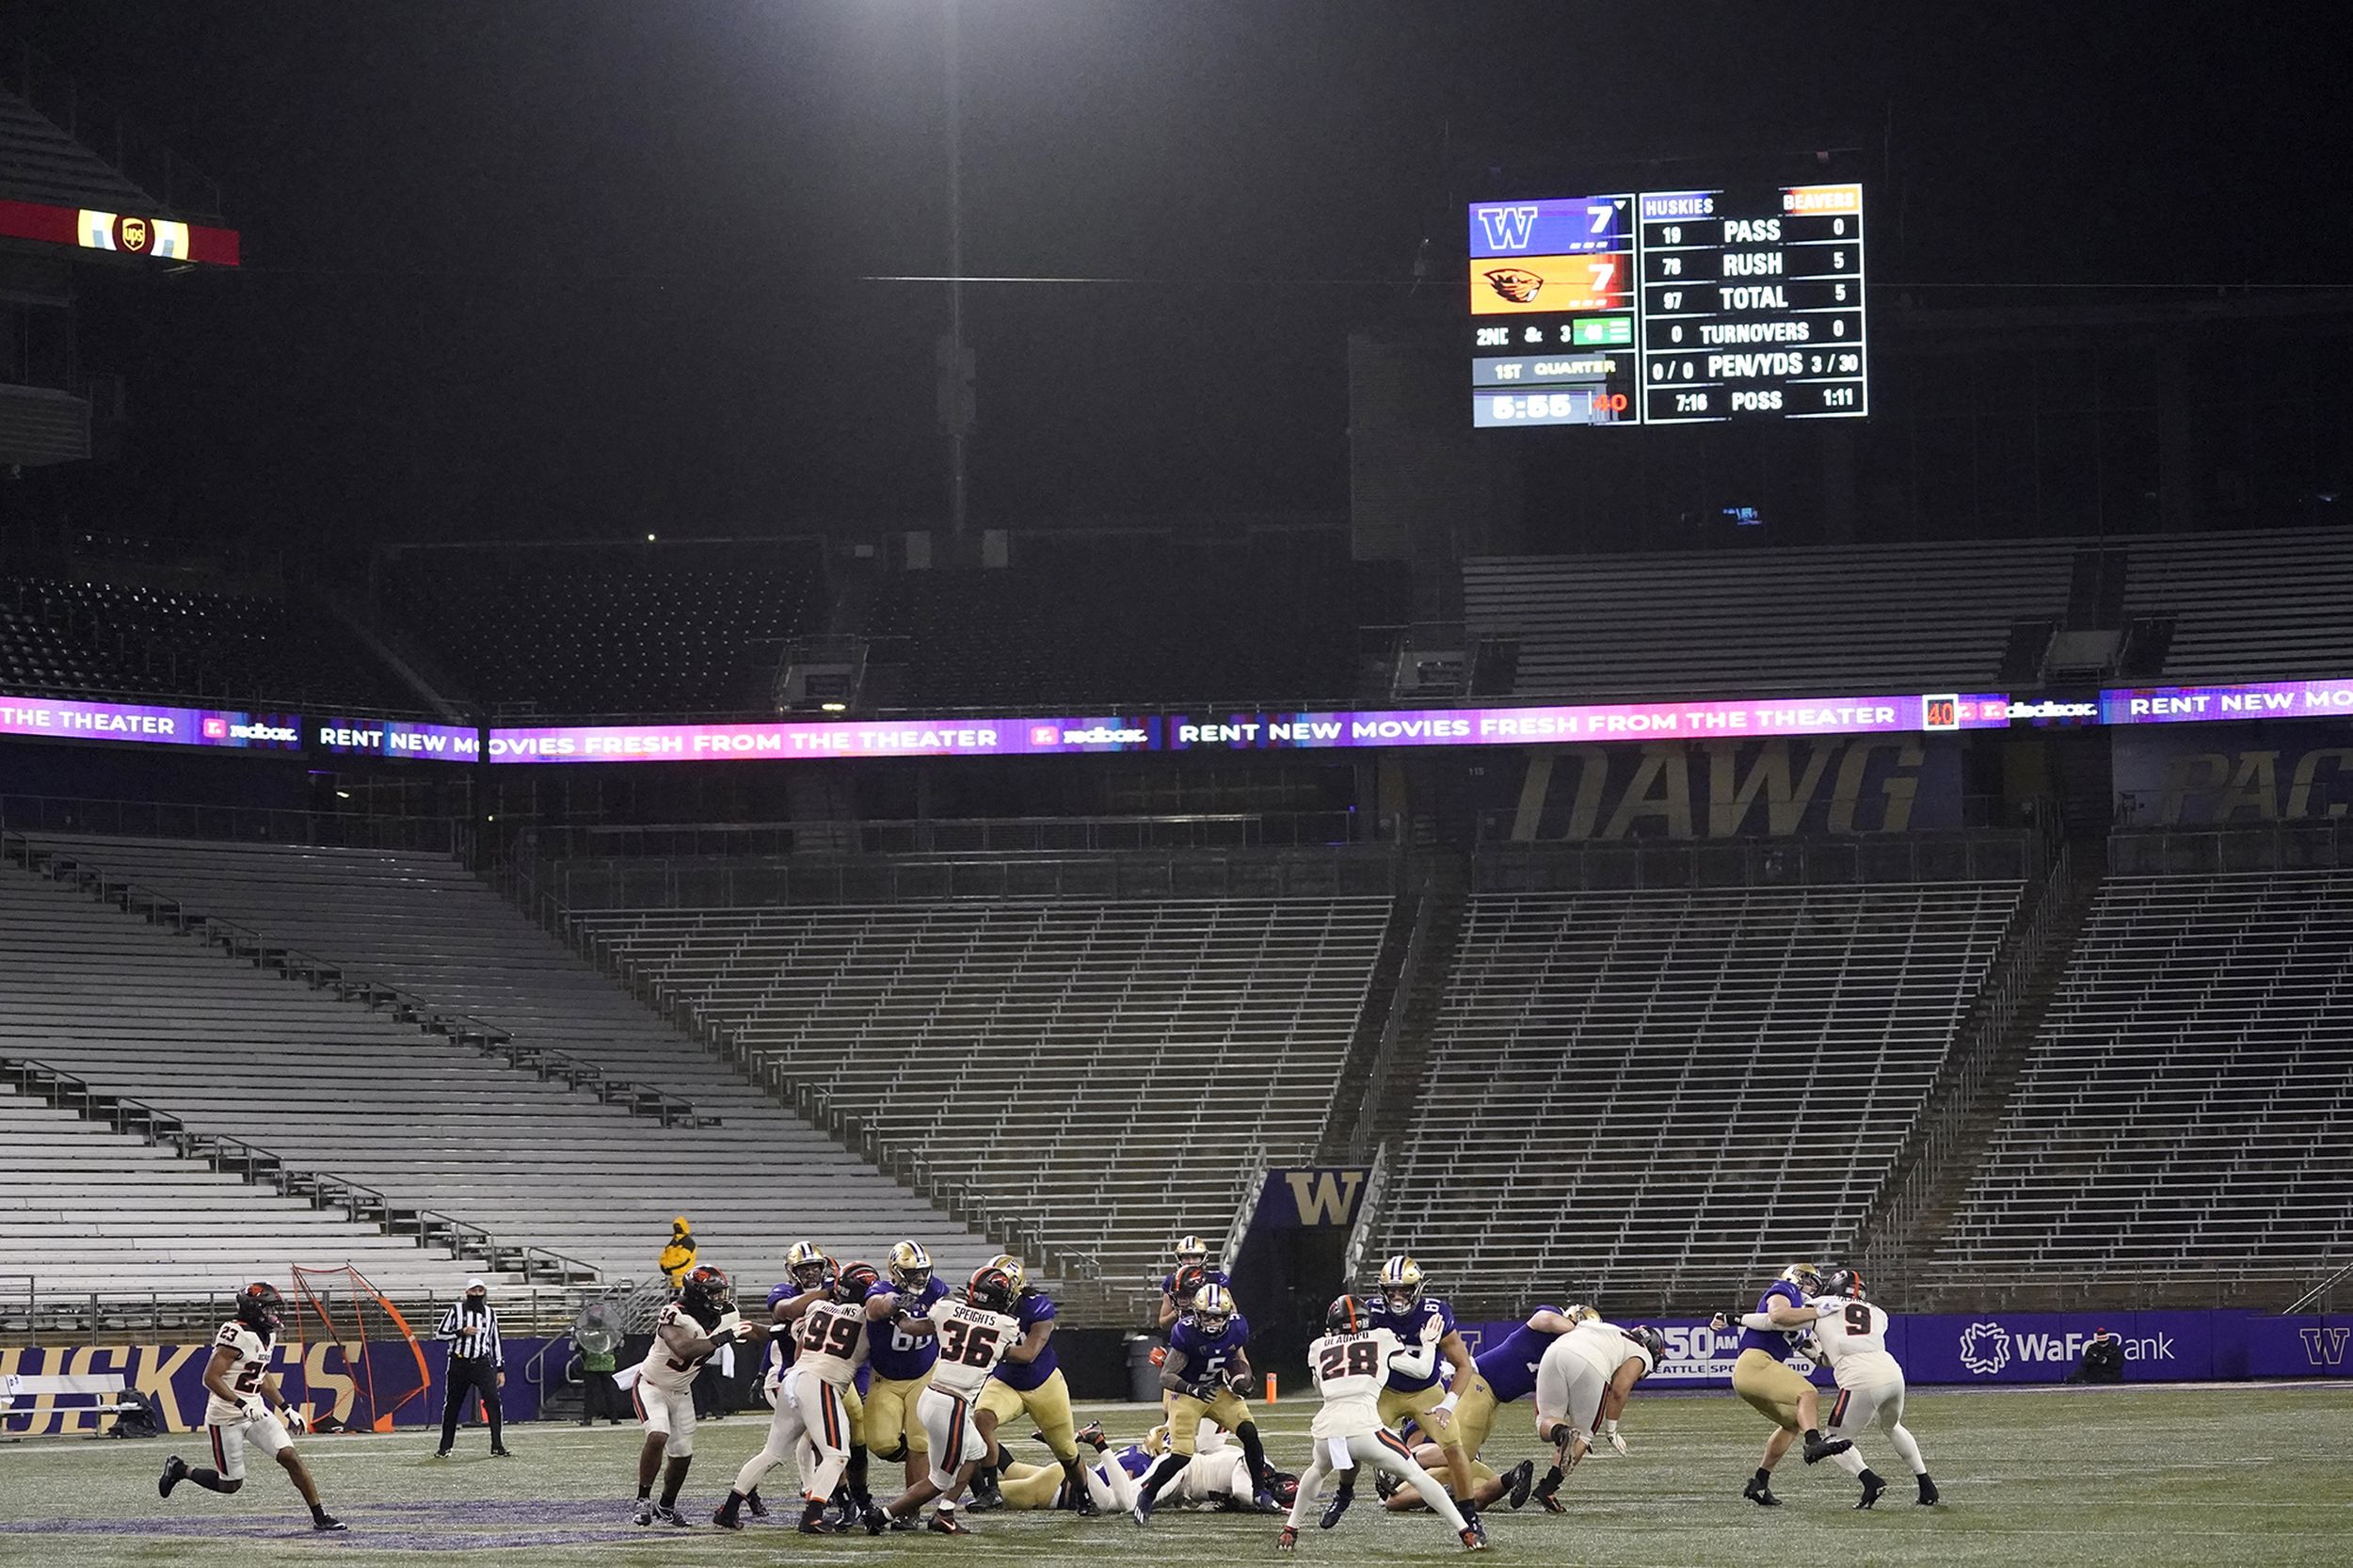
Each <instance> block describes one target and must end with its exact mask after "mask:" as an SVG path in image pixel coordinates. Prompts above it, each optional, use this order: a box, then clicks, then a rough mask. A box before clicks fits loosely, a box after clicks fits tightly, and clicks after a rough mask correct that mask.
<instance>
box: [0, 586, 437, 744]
mask: <svg viewBox="0 0 2353 1568" xmlns="http://www.w3.org/2000/svg"><path fill="white" fill-rule="evenodd" d="M200 582H201V579H198V578H191V579H190V583H189V584H188V585H184V586H170V587H164V586H154V585H151V584H140V583H118V582H111V581H106V580H104V578H102V577H99V576H96V575H93V574H89V573H84V572H72V571H64V572H47V573H30V574H21V573H15V572H11V573H8V574H7V575H6V576H0V691H6V692H10V693H15V694H17V695H20V696H57V697H87V698H123V697H128V698H132V699H135V700H136V699H139V698H149V697H182V698H190V699H195V700H199V701H202V702H206V703H211V704H217V705H221V706H228V707H238V708H253V709H263V710H267V711H285V710H294V711H297V712H316V713H332V712H356V713H376V712H388V711H392V712H398V711H414V710H415V708H416V706H417V703H418V698H417V696H416V694H415V693H414V692H412V691H409V690H408V688H407V687H406V686H404V685H402V684H401V683H400V682H399V681H398V680H396V679H395V678H394V677H393V676H392V674H391V672H390V671H388V670H386V669H385V668H384V667H383V664H382V662H381V661H379V660H377V659H376V657H375V656H374V655H373V654H372V653H370V652H369V651H368V650H367V649H366V648H363V647H362V646H361V645H360V643H359V641H358V640H357V639H355V638H354V637H352V636H351V634H350V633H349V632H345V631H344V629H343V628H342V627H340V626H337V625H336V624H335V623H334V622H333V621H332V620H330V619H329V618H328V616H326V615H325V613H323V612H321V611H318V610H315V609H312V608H310V607H307V606H305V605H302V604H300V603H298V602H296V601H295V600H288V599H285V598H282V597H276V596H271V595H265V594H261V593H258V592H255V593H241V592H215V591H210V590H207V589H205V588H203V587H201V586H200V585H197V584H200Z"/></svg>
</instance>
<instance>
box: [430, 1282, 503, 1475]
mask: <svg viewBox="0 0 2353 1568" xmlns="http://www.w3.org/2000/svg"><path fill="white" fill-rule="evenodd" d="M434 1337H435V1338H436V1339H445V1340H447V1341H448V1342H449V1378H448V1387H447V1389H446V1390H445V1392H444V1394H443V1396H442V1400H441V1447H440V1450H439V1451H437V1452H436V1453H435V1454H434V1456H433V1457H434V1458H436V1459H447V1458H448V1457H449V1450H450V1447H451V1445H453V1444H455V1443H456V1441H457V1417H458V1416H459V1414H460V1413H461V1412H463V1411H464V1409H465V1408H466V1397H467V1396H468V1395H469V1394H477V1393H478V1394H480V1395H481V1396H482V1408H483V1409H484V1410H486V1411H488V1413H489V1416H490V1452H492V1453H493V1454H495V1455H497V1456H498V1457H499V1458H501V1459H504V1458H506V1457H507V1450H506V1444H505V1443H504V1441H503V1440H502V1439H501V1437H500V1427H501V1425H502V1424H503V1422H504V1413H502V1412H501V1411H500V1409H499V1389H500V1388H501V1387H503V1386H504V1384H505V1383H506V1352H505V1348H504V1346H502V1345H501V1344H500V1343H499V1315H498V1314H497V1313H495V1312H493V1311H491V1310H490V1288H489V1287H488V1285H486V1284H484V1283H483V1282H482V1281H481V1280H479V1279H470V1280H468V1281H466V1293H465V1294H464V1295H463V1296H461V1297H459V1298H458V1301H457V1304H456V1305H455V1306H453V1307H451V1308H450V1309H449V1310H448V1311H447V1312H445V1313H443V1314H441V1327H440V1332H438V1333H437V1334H435V1335H434Z"/></svg>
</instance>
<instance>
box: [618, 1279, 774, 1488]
mask: <svg viewBox="0 0 2353 1568" xmlns="http://www.w3.org/2000/svg"><path fill="white" fill-rule="evenodd" d="M765 1337H766V1331H765V1330H763V1329H762V1328H760V1326H759V1325H758V1324H756V1323H746V1322H745V1321H744V1320H743V1319H742V1318H741V1317H739V1316H738V1315H737V1313H736V1310H735V1287H734V1285H733V1284H731V1283H730V1282H729V1281H728V1276H727V1275H726V1274H724V1273H722V1272H719V1271H718V1270H717V1269H714V1268H712V1266H711V1265H709V1264H707V1263H706V1264H702V1265H700V1266H699V1267H697V1268H696V1269H695V1270H694V1271H693V1272H690V1273H688V1274H687V1276H686V1280H685V1283H683V1284H682V1285H680V1287H679V1294H678V1300H676V1301H674V1302H670V1303H668V1304H665V1305H664V1307H663V1308H662V1311H661V1313H660V1314H659V1315H658V1316H657V1317H656V1318H655V1319H654V1327H653V1343H652V1344H651V1345H649V1346H648V1347H647V1349H646V1359H645V1360H644V1361H642V1362H640V1363H639V1364H638V1366H637V1368H636V1372H635V1377H634V1381H633V1382H632V1385H631V1387H630V1399H631V1400H632V1402H633V1403H634V1405H635V1406H636V1410H637V1419H638V1422H639V1424H640V1425H641V1426H642V1427H643V1428H644V1430H645V1433H646V1443H645V1447H644V1448H642V1449H641V1450H640V1451H639V1453H638V1455H637V1513H636V1516H635V1519H636V1523H638V1524H640V1525H650V1524H653V1523H655V1522H656V1521H659V1522H661V1523H662V1524H665V1525H677V1526H680V1527H681V1528H682V1527H683V1526H684V1525H685V1524H686V1516H685V1515H684V1514H682V1513H680V1512H679V1511H678V1495H679V1489H680V1487H683V1486H684V1485H685V1484H686V1471H687V1468H688V1466H690V1465H692V1464H694V1462H695V1393H694V1389H695V1375H696V1373H698V1372H700V1371H701V1370H702V1369H703V1363H704V1362H706V1361H709V1360H710V1359H711V1358H712V1356H714V1355H717V1354H718V1353H719V1351H720V1348H721V1347H722V1346H725V1345H757V1344H759V1343H760V1341H761V1340H762V1339H763V1338H765ZM664 1454H667V1455H668V1456H669V1465H668V1468H667V1469H666V1470H665V1469H664V1466H663V1456H664ZM657 1472H659V1473H660V1474H661V1475H662V1500H661V1501H660V1502H659V1503H657V1502H655V1501H654V1500H653V1480H654V1476H655V1475H656V1473H657Z"/></svg>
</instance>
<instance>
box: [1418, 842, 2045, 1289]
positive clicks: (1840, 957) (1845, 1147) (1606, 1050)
mask: <svg viewBox="0 0 2353 1568" xmlns="http://www.w3.org/2000/svg"><path fill="white" fill-rule="evenodd" d="M2019 891H2020V888H2019V885H2018V884H2016V883H2009V882H1986V883H1945V884H1924V885H1920V886H1907V887H1867V886H1866V887H1847V888H1753V889H1739V890H1731V891H1724V892H1621V893H1603V892H1588V893H1577V894H1525V895H1516V896H1481V897H1477V898H1474V899H1473V900H1472V901H1471V903H1470V904H1469V908H1468V913H1467V919H1466V921H1465V927H1464V933H1463V937H1462V940H1461V944H1460V947H1459V950H1458V953H1457V957H1456V960H1455V962H1454V965H1453V967H1452V968H1451V969H1450V970H1449V973H1448V974H1447V976H1446V979H1445V985H1444V990H1443V992H1442V994H1441V1000H1440V1003H1439V1009H1438V1014H1437V1018H1436V1022H1435V1025H1434V1027H1433V1031H1432V1041H1431V1049H1430V1057H1429V1061H1428V1064H1427V1066H1426V1069H1425V1071H1424V1074H1423V1077H1422V1080H1421V1084H1420V1088H1419V1091H1418V1097H1417V1101H1416V1104H1415V1108H1414V1115H1413V1120H1412V1122H1411V1124H1410V1126H1409V1128H1408V1130H1407V1132H1406V1133H1405V1135H1404V1138H1403V1142H1402V1144H1401V1146H1398V1147H1393V1148H1392V1150H1391V1153H1390V1159H1391V1164H1390V1170H1389V1183H1388V1187H1389V1193H1390V1196H1389V1198H1388V1201H1387V1203H1386V1204H1385V1208H1384V1210H1383V1213H1382V1216H1381V1219H1380V1222H1379V1227H1378V1228H1379V1238H1380V1239H1379V1244H1378V1247H1377V1249H1376V1250H1377V1251H1378V1252H1383V1253H1394V1252H1406V1253H1411V1254H1413V1255H1414V1256H1416V1257H1417V1258H1418V1259H1419V1260H1420V1262H1421V1263H1422V1265H1423V1267H1424V1268H1425V1269H1426V1270H1428V1271H1429V1272H1431V1274H1432V1276H1433V1279H1434V1280H1435V1281H1436V1282H1437V1283H1436V1285H1435V1287H1434V1288H1437V1289H1439V1290H1441V1291H1444V1292H1446V1293H1449V1294H1450V1295H1452V1296H1454V1297H1455V1298H1456V1300H1457V1301H1458V1304H1459V1303H1461V1302H1464V1301H1471V1302H1476V1303H1480V1304H1483V1305H1485V1306H1487V1307H1491V1308H1496V1309H1500V1310H1521V1309H1524V1308H1525V1306H1526V1304H1529V1303H1531V1302H1535V1301H1540V1300H1547V1299H1559V1296H1560V1294H1561V1292H1562V1291H1563V1290H1569V1289H1574V1290H1576V1291H1577V1292H1579V1293H1582V1292H1583V1291H1585V1290H1588V1289H1594V1288H1598V1290H1599V1292H1600V1298H1601V1300H1602V1302H1603V1303H1604V1304H1605V1305H1608V1304H1613V1303H1614V1304H1616V1305H1615V1307H1614V1308H1612V1310H1622V1311H1629V1312H1632V1311H1651V1310H1657V1309H1658V1308H1659V1307H1660V1306H1662V1305H1672V1306H1679V1307H1685V1308H1689V1307H1694V1306H1705V1305H1707V1304H1711V1303H1721V1302H1724V1301H1729V1300H1731V1299H1732V1298H1733V1295H1734V1294H1735V1292H1737V1290H1738V1289H1739V1288H1741V1287H1742V1286H1743V1285H1749V1284H1753V1282H1754V1280H1755V1278H1756V1277H1757V1272H1758V1271H1759V1270H1760V1269H1764V1270H1765V1272H1766V1273H1767V1274H1768V1275H1769V1273H1770V1272H1771V1271H1772V1270H1773V1269H1775V1268H1778V1267H1779V1266H1780V1265H1781V1263H1783V1262H1785V1261H1787V1259H1788V1258H1790V1257H1793V1256H1811V1255H1816V1254H1820V1253H1823V1252H1825V1251H1826V1250H1833V1249H1837V1248H1840V1247H1844V1246H1847V1245H1849V1244H1851V1242H1852V1240H1853V1239H1854V1236H1855V1233H1856V1230H1857V1227H1858V1226H1859V1224H1860V1223H1861V1222H1862V1220H1863V1217H1864V1213H1865V1208H1867V1207H1868V1205H1869V1203H1870V1201H1871V1199H1872V1198H1873V1197H1874V1196H1875V1195H1876V1194H1877V1192H1879V1190H1880V1187H1881V1184H1882V1183H1883V1181H1884V1180H1885V1179H1886V1177H1887V1176H1888V1175H1889V1173H1890V1170H1891V1168H1892V1165H1893V1162H1894V1160H1895V1159H1896V1156H1897V1151H1898V1149H1899V1148H1900V1147H1901V1145H1902V1144H1903V1141H1904V1138H1905V1136H1906V1134H1907V1133H1908V1132H1909V1130H1910V1129H1911V1128H1912V1126H1913V1121H1914V1120H1915V1118H1916V1117H1917V1116H1918V1114H1919V1113H1920V1111H1921V1109H1922V1107H1923V1104H1924V1102H1925V1100H1926V1097H1927V1095H1928V1091H1929V1086H1930V1084H1931V1082H1932V1081H1933V1080H1934V1078H1935V1076H1936V1072H1937V1069H1938V1067H1939V1066H1940V1065H1941V1064H1942V1063H1943V1062H1944V1059H1945V1052H1946V1050H1947V1048H1949V1046H1950V1044H1951V1042H1952V1039H1953V1036H1954V1034H1955V1032H1956V1030H1957V1028H1958V1026H1959V1024H1960V1021H1961V1017H1962V1015H1963V1014H1964V1013H1965V1012H1966V1011H1967V1009H1968V1007H1969V1005H1970V1002H1971V1000H1972V999H1973V998H1974V996H1975V995H1976V993H1977V987H1978V985H1979V984H1980V983H1981V982H1982V980H1983V978H1984V975H1985V972H1986V969H1987V967H1988V965H1989V964H1990V963H1991V961H1992V959H1993V953H1994V952H1995V950H1996V947H1997V946H1998V944H1999V941H2000V939H2001V936H2002V934H2003V932H2004V930H2005V928H2006V927H2007V925H2008V923H2009V920H2010V918H2011V916H2012V914H2013V912H2014V911H2015V909H2016V907H2017V904H2018V898H2019Z"/></svg>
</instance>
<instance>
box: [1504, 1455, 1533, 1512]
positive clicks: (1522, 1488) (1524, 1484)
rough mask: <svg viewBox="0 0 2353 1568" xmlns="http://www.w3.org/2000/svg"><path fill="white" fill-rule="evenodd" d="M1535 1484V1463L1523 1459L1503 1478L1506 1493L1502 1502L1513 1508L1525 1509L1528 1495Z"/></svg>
mask: <svg viewBox="0 0 2353 1568" xmlns="http://www.w3.org/2000/svg"><path fill="white" fill-rule="evenodd" d="M1535 1484H1536V1462H1535V1461H1534V1460H1532V1459H1523V1460H1521V1461H1520V1462H1519V1464H1518V1465H1517V1466H1516V1467H1515V1468H1513V1471H1512V1473H1511V1474H1510V1475H1509V1476H1506V1477H1505V1478H1504V1485H1505V1488H1506V1491H1505V1493H1504V1498H1503V1500H1504V1501H1505V1502H1506V1503H1508V1504H1510V1505H1511V1506H1512V1507H1513V1508H1526V1507H1527V1506H1528V1494H1529V1491H1530V1490H1531V1489H1532V1488H1533V1487H1534V1486H1535Z"/></svg>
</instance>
